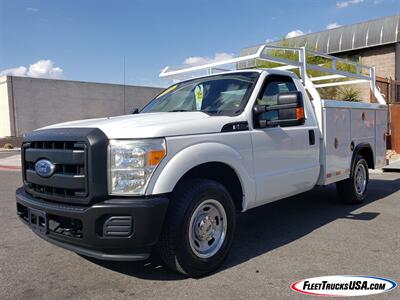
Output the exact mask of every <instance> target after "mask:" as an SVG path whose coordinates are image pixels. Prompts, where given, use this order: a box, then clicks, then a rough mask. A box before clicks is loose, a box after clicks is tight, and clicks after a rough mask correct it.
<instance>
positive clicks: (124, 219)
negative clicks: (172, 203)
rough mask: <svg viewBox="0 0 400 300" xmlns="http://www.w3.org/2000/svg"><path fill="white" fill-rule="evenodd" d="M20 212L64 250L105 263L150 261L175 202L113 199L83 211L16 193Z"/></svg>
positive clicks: (32, 227) (43, 235)
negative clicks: (108, 261) (168, 208)
mask: <svg viewBox="0 0 400 300" xmlns="http://www.w3.org/2000/svg"><path fill="white" fill-rule="evenodd" d="M16 201H17V214H18V216H19V218H20V219H21V220H22V221H23V222H24V223H25V224H26V225H28V226H29V227H30V228H31V229H32V230H33V232H35V233H36V234H37V235H39V236H40V237H41V238H43V239H45V240H47V241H48V242H50V243H53V244H55V245H57V246H60V247H62V248H65V249H68V250H71V251H73V252H76V253H79V254H81V255H84V256H89V257H93V258H96V259H103V260H144V259H147V258H148V257H149V255H150V252H151V248H152V246H153V245H154V244H156V243H157V241H158V237H159V235H160V232H161V228H162V225H163V222H164V217H165V213H166V211H167V207H168V202H169V200H168V199H167V198H166V197H157V198H122V197H121V198H112V199H108V200H104V201H103V202H100V203H96V204H94V205H92V206H87V207H82V206H77V205H66V204H60V203H54V202H48V201H45V200H41V199H38V198H34V197H32V196H31V195H29V194H27V193H26V192H25V191H24V189H23V188H20V189H18V190H17V191H16Z"/></svg>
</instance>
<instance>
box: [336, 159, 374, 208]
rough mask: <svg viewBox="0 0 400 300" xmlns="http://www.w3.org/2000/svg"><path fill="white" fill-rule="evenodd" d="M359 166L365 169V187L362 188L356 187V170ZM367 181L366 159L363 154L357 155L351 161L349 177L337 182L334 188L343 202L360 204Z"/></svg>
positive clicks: (366, 187) (364, 195)
mask: <svg viewBox="0 0 400 300" xmlns="http://www.w3.org/2000/svg"><path fill="white" fill-rule="evenodd" d="M359 168H364V170H365V187H364V188H363V189H357V170H358V169H359ZM368 182H369V174H368V164H367V161H366V160H365V158H364V157H363V156H361V155H357V156H356V158H355V160H354V163H353V168H352V170H351V175H350V178H348V179H346V180H342V181H339V182H337V183H336V189H337V191H338V194H339V197H340V199H341V200H342V201H343V202H344V203H347V204H360V203H362V202H363V201H364V200H365V198H366V196H367V191H368Z"/></svg>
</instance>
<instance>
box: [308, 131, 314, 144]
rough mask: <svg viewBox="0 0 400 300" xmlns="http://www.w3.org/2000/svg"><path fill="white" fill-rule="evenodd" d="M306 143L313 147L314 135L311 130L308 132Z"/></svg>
mask: <svg viewBox="0 0 400 300" xmlns="http://www.w3.org/2000/svg"><path fill="white" fill-rule="evenodd" d="M308 142H309V143H310V145H315V133H314V130H313V129H310V130H309V131H308Z"/></svg>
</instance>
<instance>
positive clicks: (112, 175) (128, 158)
mask: <svg viewBox="0 0 400 300" xmlns="http://www.w3.org/2000/svg"><path fill="white" fill-rule="evenodd" d="M108 152H109V153H108V166H109V172H108V191H109V193H110V194H113V195H141V194H144V191H145V189H146V186H147V183H148V182H149V180H150V177H151V175H152V174H153V172H154V170H155V169H156V167H157V166H158V164H159V163H160V162H161V160H162V159H163V158H164V157H165V155H166V154H167V151H166V147H165V141H164V140H163V139H152V140H136V141H135V140H130V141H128V140H111V141H110V143H109V146H108Z"/></svg>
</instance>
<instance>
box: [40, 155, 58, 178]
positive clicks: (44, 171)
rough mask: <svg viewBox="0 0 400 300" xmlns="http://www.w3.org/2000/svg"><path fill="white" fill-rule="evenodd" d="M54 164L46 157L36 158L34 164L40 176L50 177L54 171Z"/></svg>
mask: <svg viewBox="0 0 400 300" xmlns="http://www.w3.org/2000/svg"><path fill="white" fill-rule="evenodd" d="M55 167H56V166H55V165H54V164H53V163H52V162H51V161H48V160H47V159H41V160H38V161H37V162H36V164H35V171H36V174H38V175H39V176H41V177H50V176H51V175H53V173H54V169H55Z"/></svg>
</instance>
